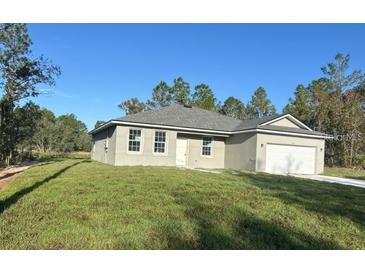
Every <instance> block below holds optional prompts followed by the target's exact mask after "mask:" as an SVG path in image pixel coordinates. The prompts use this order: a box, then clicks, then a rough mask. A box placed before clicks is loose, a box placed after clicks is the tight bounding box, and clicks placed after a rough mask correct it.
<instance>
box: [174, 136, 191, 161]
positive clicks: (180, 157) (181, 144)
mask: <svg viewBox="0 0 365 274" xmlns="http://www.w3.org/2000/svg"><path fill="white" fill-rule="evenodd" d="M187 148H188V140H187V139H176V165H177V166H186V153H187Z"/></svg>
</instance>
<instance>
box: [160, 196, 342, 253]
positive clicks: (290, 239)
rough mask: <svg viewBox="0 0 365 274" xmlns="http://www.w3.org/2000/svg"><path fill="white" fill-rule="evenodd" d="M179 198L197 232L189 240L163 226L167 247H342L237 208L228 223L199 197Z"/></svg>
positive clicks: (170, 228)
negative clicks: (187, 206) (184, 205)
mask: <svg viewBox="0 0 365 274" xmlns="http://www.w3.org/2000/svg"><path fill="white" fill-rule="evenodd" d="M182 199H183V200H185V199H186V200H185V201H186V202H187V203H189V209H188V210H186V211H185V216H186V217H187V218H188V219H189V221H190V222H192V223H195V224H196V227H197V231H196V235H195V237H194V239H192V240H189V239H187V238H186V236H185V235H183V234H182V233H179V228H178V227H172V226H169V227H163V228H162V229H161V235H163V236H164V237H165V239H166V241H167V244H168V248H169V249H175V250H181V249H209V250H220V249H250V250H255V249H269V250H277V249H285V250H288V249H299V250H307V249H343V247H342V246H340V245H339V244H337V243H336V242H334V241H331V240H327V239H321V238H317V237H316V236H314V235H310V234H308V233H306V232H304V231H298V230H296V229H294V228H290V229H289V228H285V227H284V226H280V225H279V224H275V223H274V222H270V221H269V220H268V221H266V220H263V219H260V218H257V217H256V216H255V214H253V213H249V212H246V211H244V210H242V209H238V208H237V209H236V210H235V214H234V217H233V219H232V220H231V221H230V222H229V223H225V222H224V221H223V222H221V220H217V216H215V214H214V212H213V211H212V210H209V207H207V206H205V205H204V204H203V203H201V202H199V201H198V200H196V199H193V198H192V197H183V198H182Z"/></svg>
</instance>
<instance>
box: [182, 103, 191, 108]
mask: <svg viewBox="0 0 365 274" xmlns="http://www.w3.org/2000/svg"><path fill="white" fill-rule="evenodd" d="M184 107H186V108H192V106H191V105H188V104H184Z"/></svg>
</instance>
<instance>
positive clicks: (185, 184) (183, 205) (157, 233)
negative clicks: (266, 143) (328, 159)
mask: <svg viewBox="0 0 365 274" xmlns="http://www.w3.org/2000/svg"><path fill="white" fill-rule="evenodd" d="M364 212H365V189H361V188H355V187H350V186H342V185H334V184H327V183H321V182H313V181H306V180H303V179H297V178H291V177H281V176H273V175H265V174H257V175H254V174H238V175H230V174H212V173H205V172H199V171H190V170H180V169H176V168H167V167H166V168H161V167H113V166H108V165H105V164H101V163H97V162H93V161H90V160H85V159H68V160H62V159H59V160H57V159H53V160H52V161H48V162H42V163H40V164H39V165H37V166H34V167H32V168H30V169H29V170H27V171H26V172H25V173H23V174H21V175H20V176H19V177H17V178H16V179H15V181H14V182H12V183H11V184H10V185H9V186H8V187H7V188H6V189H4V190H2V191H0V249H365V214H364Z"/></svg>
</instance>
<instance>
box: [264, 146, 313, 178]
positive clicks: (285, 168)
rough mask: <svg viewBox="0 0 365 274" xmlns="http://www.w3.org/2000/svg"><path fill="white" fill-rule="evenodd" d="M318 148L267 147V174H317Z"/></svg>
mask: <svg viewBox="0 0 365 274" xmlns="http://www.w3.org/2000/svg"><path fill="white" fill-rule="evenodd" d="M315 165H316V148H315V147H305V146H291V145H275V144H267V146H266V172H268V173H277V174H287V173H291V174H315Z"/></svg>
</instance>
